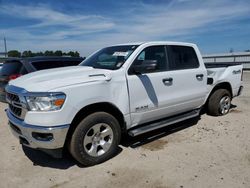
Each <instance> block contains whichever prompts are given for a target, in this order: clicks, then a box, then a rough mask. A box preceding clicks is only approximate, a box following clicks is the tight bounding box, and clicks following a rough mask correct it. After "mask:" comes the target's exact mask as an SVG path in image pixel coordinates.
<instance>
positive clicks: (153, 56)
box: [129, 46, 167, 74]
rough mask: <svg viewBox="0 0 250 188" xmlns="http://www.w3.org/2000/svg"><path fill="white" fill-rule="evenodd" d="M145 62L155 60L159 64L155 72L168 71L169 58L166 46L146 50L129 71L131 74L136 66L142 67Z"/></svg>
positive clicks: (151, 47)
mask: <svg viewBox="0 0 250 188" xmlns="http://www.w3.org/2000/svg"><path fill="white" fill-rule="evenodd" d="M145 60H154V61H156V62H157V67H156V70H155V71H154V72H160V71H166V69H167V58H166V50H165V47H164V46H150V47H147V48H145V49H144V50H143V51H142V52H141V53H140V54H139V55H138V56H137V58H136V59H135V61H134V62H133V64H132V66H131V67H130V69H129V73H130V74H131V73H132V69H133V66H134V65H141V64H142V63H143V62H144V61H145Z"/></svg>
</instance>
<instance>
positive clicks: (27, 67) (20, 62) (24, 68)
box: [0, 56, 84, 102]
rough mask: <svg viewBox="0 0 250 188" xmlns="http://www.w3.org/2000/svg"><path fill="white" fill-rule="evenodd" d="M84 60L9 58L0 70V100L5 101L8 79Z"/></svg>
mask: <svg viewBox="0 0 250 188" xmlns="http://www.w3.org/2000/svg"><path fill="white" fill-rule="evenodd" d="M83 60H84V58H82V57H48V56H45V57H30V58H9V59H8V60H6V61H5V62H4V63H3V65H2V68H1V71H0V101H1V102H6V101H5V86H6V85H7V84H8V82H9V81H10V80H14V79H16V78H18V77H20V76H22V75H25V74H28V73H31V72H35V71H39V70H44V69H51V68H58V67H67V66H76V65H78V64H79V63H81V62H82V61H83ZM0 66H1V65H0Z"/></svg>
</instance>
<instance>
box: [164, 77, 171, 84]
mask: <svg viewBox="0 0 250 188" xmlns="http://www.w3.org/2000/svg"><path fill="white" fill-rule="evenodd" d="M162 82H163V83H164V84H165V85H172V82H173V78H163V79H162Z"/></svg>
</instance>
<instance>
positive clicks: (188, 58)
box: [168, 45, 199, 70]
mask: <svg viewBox="0 0 250 188" xmlns="http://www.w3.org/2000/svg"><path fill="white" fill-rule="evenodd" d="M168 56H169V70H180V69H193V68H198V67H199V61H198V58H197V56H196V53H195V51H194V49H193V48H192V47H189V46H174V45H173V46H168Z"/></svg>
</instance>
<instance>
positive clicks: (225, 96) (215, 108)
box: [208, 89, 232, 116]
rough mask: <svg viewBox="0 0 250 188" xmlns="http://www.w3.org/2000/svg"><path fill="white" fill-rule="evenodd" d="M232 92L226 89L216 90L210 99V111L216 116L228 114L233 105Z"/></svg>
mask: <svg viewBox="0 0 250 188" xmlns="http://www.w3.org/2000/svg"><path fill="white" fill-rule="evenodd" d="M231 100H232V97H231V94H230V92H229V91H228V90H226V89H218V90H216V91H215V92H214V93H213V94H212V95H211V96H210V98H209V100H208V113H209V114H210V115H214V116H221V115H226V114H227V113H228V112H229V110H230V107H231Z"/></svg>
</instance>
